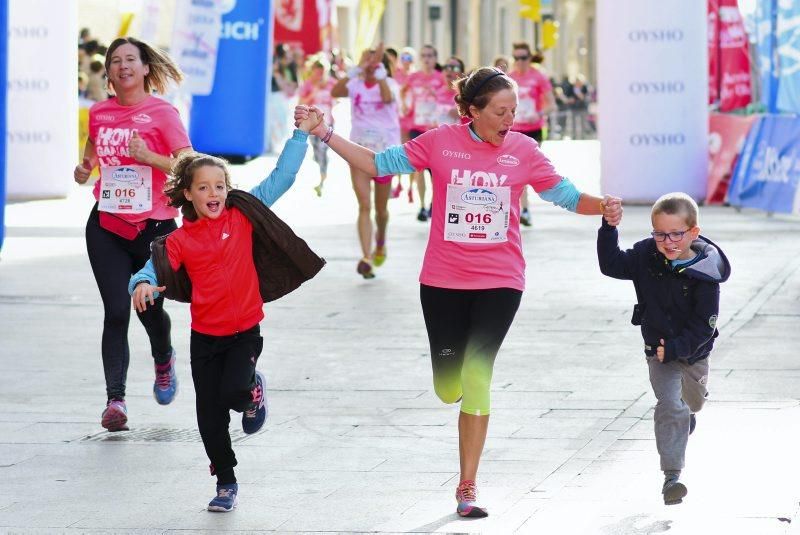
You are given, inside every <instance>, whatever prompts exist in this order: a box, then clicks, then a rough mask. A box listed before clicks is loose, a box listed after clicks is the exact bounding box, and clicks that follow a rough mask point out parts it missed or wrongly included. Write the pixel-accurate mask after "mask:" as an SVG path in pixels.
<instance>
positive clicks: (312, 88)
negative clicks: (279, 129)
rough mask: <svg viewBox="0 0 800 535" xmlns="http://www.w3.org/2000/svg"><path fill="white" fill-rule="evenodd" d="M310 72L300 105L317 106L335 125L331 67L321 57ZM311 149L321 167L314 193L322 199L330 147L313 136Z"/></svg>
mask: <svg viewBox="0 0 800 535" xmlns="http://www.w3.org/2000/svg"><path fill="white" fill-rule="evenodd" d="M308 70H309V72H310V75H309V77H308V80H306V81H305V82H304V83H303V85H302V86H300V95H299V100H300V104H307V105H309V106H315V107H316V108H317V109H319V110H321V111H322V113H324V114H325V120H326V121H327V122H328V123H330V124H333V113H332V110H333V105H334V104H335V101H336V99H334V98H333V96H332V95H331V91H332V90H333V88H334V86H335V85H336V80H334V79H332V78H331V77H330V75H329V74H328V72H329V71H330V65H328V62H327V61H326V60H325V59H324V58H323V57H322V56H321V55H320V56H319V57H318V58H316V59H312V61H311V65H310V67H309V69H308ZM311 147H312V148H313V149H314V161H315V162H317V165H319V184H317V185H316V186H314V191H316V192H317V196H318V197H321V196H322V188H323V186H324V185H325V179H326V178H327V177H328V145H326V144H325V143H323V142H322V140H320V139H319V138H318V137H316V136H312V137H311Z"/></svg>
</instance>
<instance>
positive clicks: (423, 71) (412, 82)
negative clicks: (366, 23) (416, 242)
mask: <svg viewBox="0 0 800 535" xmlns="http://www.w3.org/2000/svg"><path fill="white" fill-rule="evenodd" d="M419 57H420V67H421V68H420V70H418V71H416V72H414V73H412V74H410V75H409V76H408V78H407V79H406V83H405V85H404V86H403V88H402V90H401V91H400V94H401V96H402V98H403V102H404V103H407V108H406V109H405V113H404V117H405V121H406V123H405V124H406V125H407V126H408V129H409V130H408V137H409V139H414V138H416V137H418V136H420V135H422V134H423V133H425V132H427V131H428V130H430V129H432V128H436V126H437V123H438V121H437V93H438V92H439V91H440V90H441V89H442V87H443V86H445V80H444V76H443V75H442V73H441V72H439V71H438V70H436V68H437V58H438V53H437V52H436V49H435V48H434V47H433V46H431V45H425V46H423V47H422V48H421V49H420V52H419ZM411 178H412V181H413V182H416V183H417V192H419V207H420V208H419V213H418V214H417V219H418V220H419V221H427V220H428V218H429V217H430V213H429V210H428V207H427V206H426V204H425V192H426V189H427V188H426V185H425V171H424V169H423V170H421V171H419V172H415V173H414V174H412V176H411Z"/></svg>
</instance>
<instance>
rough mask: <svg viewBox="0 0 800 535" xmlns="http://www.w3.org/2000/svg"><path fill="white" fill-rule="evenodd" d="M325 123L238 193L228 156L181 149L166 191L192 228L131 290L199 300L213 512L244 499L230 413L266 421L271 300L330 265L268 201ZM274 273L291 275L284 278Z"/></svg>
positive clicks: (138, 301) (286, 183)
mask: <svg viewBox="0 0 800 535" xmlns="http://www.w3.org/2000/svg"><path fill="white" fill-rule="evenodd" d="M320 120H321V119H318V118H317V117H316V116H314V117H311V118H310V119H309V120H307V121H305V122H303V123H302V124H300V125H299V129H298V130H295V132H294V135H293V137H292V139H290V140H289V141H287V142H286V146H285V147H284V149H283V151H282V153H281V155H280V157H279V158H278V163H277V166H276V168H275V169H274V170H273V171H272V173H270V175H269V176H268V177H267V178H266V179H265V180H264V181H262V182H261V183H260V184H259V185H258V186H256V187H255V188H253V189H252V190H251V191H250V195H248V194H246V193H244V192H241V191H236V190H233V191H232V188H231V183H230V174H229V171H228V167H227V165H226V162H225V161H224V160H221V159H219V158H216V157H214V156H209V155H206V154H199V153H189V154H186V155H182V157H181V158H180V159H179V160H178V161H177V163H176V164H175V166H174V168H173V178H172V180H170V181H169V182H168V183H167V188H166V190H165V194H166V195H167V197H168V198H169V199H170V205H171V206H175V207H177V208H180V209H181V211H182V212H183V226H181V227H180V228H179V229H177V230H176V231H174V232H173V233H172V234H170V235H169V236H167V237H166V238H165V239H163V240H160V241H156V242H154V243H153V255H152V257H151V259H150V260H148V262H147V264H146V265H145V267H144V268H142V269H141V270H140V271H139V272H138V273H136V274H135V275H134V276H133V277H131V281H130V284H129V287H128V290H129V292H130V293H131V296H132V299H133V304H134V307H135V308H136V310H139V311H143V310H145V309H146V308H147V305H148V304H150V305H152V304H153V302H154V300H155V299H156V298H157V297H158V295H159V293H161V292H163V293H165V296H166V297H167V298H174V299H178V300H185V301H190V302H191V316H192V331H191V339H190V355H191V368H192V379H193V381H194V387H195V393H196V398H197V403H196V406H197V423H198V427H199V429H200V436H201V437H202V439H203V446H204V447H205V450H206V453H207V454H208V457H209V460H210V461H211V465H210V468H211V475H216V476H217V495H216V496H215V497H214V499H212V500H211V502H210V503H209V504H208V510H209V511H219V512H227V511H231V510H233V508H234V507H236V505H237V503H238V498H237V494H238V491H239V487H238V484H237V482H236V476H235V475H234V470H233V468H234V466H236V464H237V462H236V456H235V455H234V452H233V449H232V447H231V437H230V432H229V430H228V426H229V424H230V410H231V409H232V410H234V411H236V412H241V413H242V429H243V431H244V432H245V433H248V434H251V433H255V432H257V431H258V430H259V429H261V427H262V426H263V425H264V422H265V420H266V418H267V403H266V396H265V392H264V389H265V386H266V384H265V383H266V380H265V378H264V375H263V374H262V373H261V372H260V371H256V362H257V361H258V357H259V355H260V354H261V350H262V347H263V338H262V337H261V335H260V329H259V322H260V321H261V320H262V319H263V318H264V312H263V310H262V306H263V303H264V302H265V301H271V300H272V299H275V298H277V297H279V296H280V295H283V294H285V293H288V292H289V291H291V290H293V289H294V288H296V287H297V286H299V284H300V283H302V281H304V280H307V279H309V278H311V277H313V276H314V275H315V274H316V272H317V271H319V269H321V267H322V265H323V264H324V261H323V260H322V259H320V258H319V257H317V256H316V255H314V254H313V253H312V252H311V250H310V249H308V247H307V246H306V244H305V242H303V241H302V240H300V239H299V238H297V237H296V236H294V233H292V232H291V229H289V228H288V227H287V226H286V225H285V224H284V223H282V222H281V221H280V220H278V219H277V217H276V216H274V214H272V213H271V212H270V211H269V210H268V209H267V208H265V207H268V206H270V205H272V203H274V202H275V201H276V200H277V199H278V198H279V197H280V196H281V195H283V193H284V192H286V190H288V189H289V187H290V186H291V185H292V183H293V182H294V179H295V176H296V174H297V171H298V169H299V168H300V164H301V163H302V161H303V157H304V156H305V153H306V148H307V137H308V131H309V130H310V129H311V128H313V127H314V126H316V125H317V124H318V123H319V122H320ZM258 201H260V203H259V202H258ZM261 203H263V205H262V204H261ZM298 249H300V250H301V253H300V254H299V255H298V254H297V250H298ZM287 253H288V254H287ZM276 266H277V267H279V268H285V269H278V270H276V269H273V268H275V267H276ZM275 271H279V272H280V273H287V275H286V276H284V277H283V279H280V280H276V279H275V276H274V273H275ZM268 272H269V273H268ZM270 283H275V284H273V286H276V285H277V286H279V287H280V291H279V292H278V294H276V293H275V292H271V291H270V290H269V289H267V288H268V286H270ZM159 284H161V285H159ZM176 287H177V288H176Z"/></svg>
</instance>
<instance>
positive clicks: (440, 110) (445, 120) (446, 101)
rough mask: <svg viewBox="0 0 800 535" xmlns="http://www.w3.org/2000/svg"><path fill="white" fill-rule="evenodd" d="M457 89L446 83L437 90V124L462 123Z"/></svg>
mask: <svg viewBox="0 0 800 535" xmlns="http://www.w3.org/2000/svg"><path fill="white" fill-rule="evenodd" d="M455 96H456V90H455V89H453V88H451V87H450V85H449V84H445V85H443V86H442V87H440V88H439V91H437V92H436V111H437V113H436V114H437V122H436V124H437V125H440V124H455V123H460V122H461V118H460V117H459V115H458V111H457V110H458V109H457V108H456V101H455V100H454V98H455Z"/></svg>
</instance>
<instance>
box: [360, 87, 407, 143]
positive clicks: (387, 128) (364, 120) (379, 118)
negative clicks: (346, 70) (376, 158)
mask: <svg viewBox="0 0 800 535" xmlns="http://www.w3.org/2000/svg"><path fill="white" fill-rule="evenodd" d="M386 83H387V84H388V85H389V89H390V90H391V91H392V94H393V95H394V100H392V102H389V103H388V104H387V103H385V102H383V98H381V88H380V84H379V83H376V84H375V85H373V86H371V87H368V86H367V84H365V83H364V80H362V79H361V78H354V79H352V80H350V81H349V82H347V91H348V95H349V96H350V111H351V115H352V121H351V125H350V139H351V140H352V141H353V142H355V143H358V144H359V145H362V146H364V147H367V148H370V149H372V150H374V151H376V152H379V151H382V150H383V149H385V148H386V147H390V146H392V145H399V144H400V116H399V114H398V104H397V103H398V99H399V97H400V95H399V88H398V86H397V82H395V81H394V80H393V79H391V78H387V79H386Z"/></svg>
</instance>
